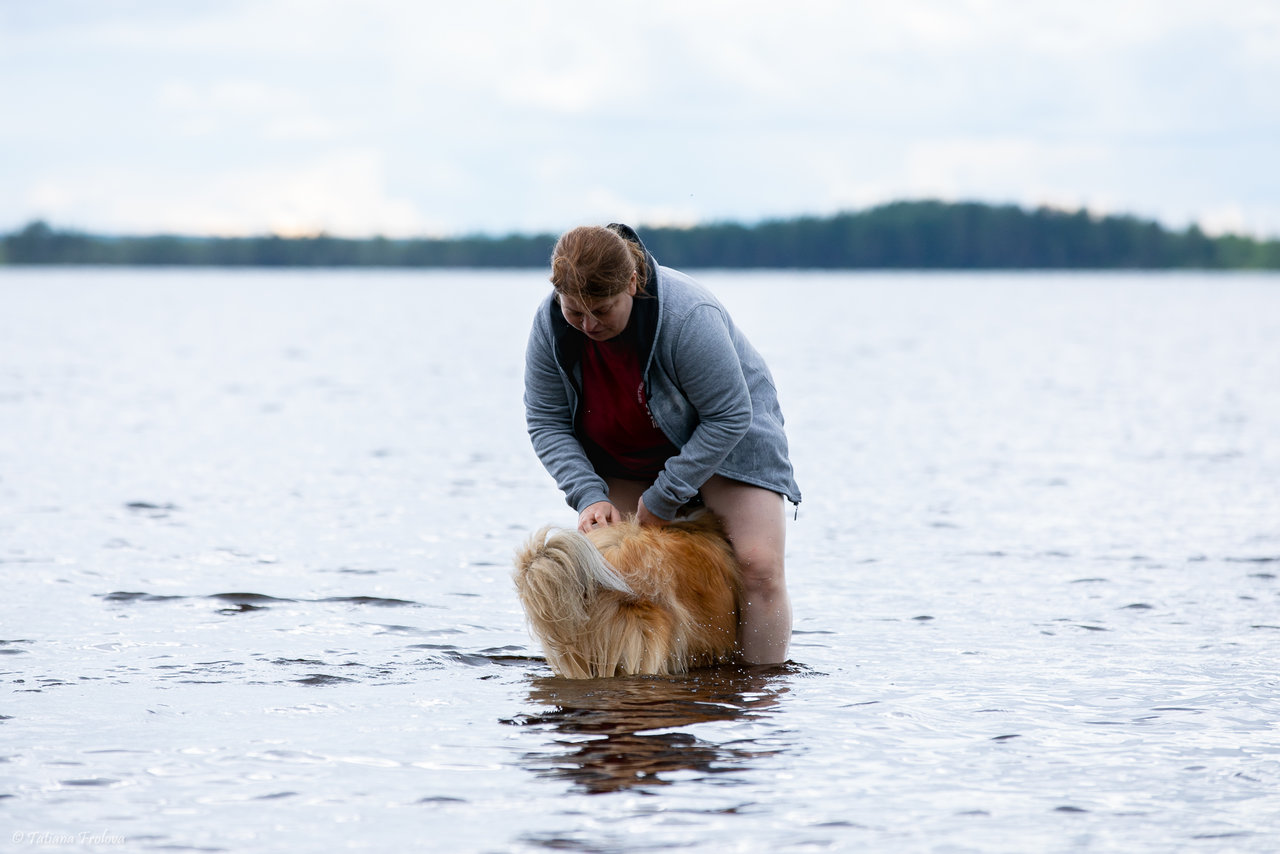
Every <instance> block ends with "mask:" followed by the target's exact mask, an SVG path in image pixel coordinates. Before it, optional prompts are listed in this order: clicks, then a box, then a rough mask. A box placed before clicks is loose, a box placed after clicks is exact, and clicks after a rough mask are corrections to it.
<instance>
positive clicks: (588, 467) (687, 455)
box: [524, 225, 800, 519]
mask: <svg viewBox="0 0 1280 854" xmlns="http://www.w3.org/2000/svg"><path fill="white" fill-rule="evenodd" d="M611 227H612V228H614V229H615V230H617V231H618V232H619V233H620V234H622V236H623V237H625V238H627V239H629V240H632V241H633V242H635V243H637V244H639V245H640V246H641V248H643V244H642V243H640V238H639V237H638V236H637V235H636V233H635V232H634V231H632V230H631V229H630V228H629V227H627V226H616V225H615V226H611ZM646 256H647V258H648V261H649V265H648V266H649V277H648V282H647V283H646V285H645V290H646V291H647V292H648V294H649V296H648V297H643V296H638V297H637V298H636V300H635V302H634V303H633V306H632V323H635V324H637V325H638V326H637V330H636V332H637V335H638V340H639V342H640V348H641V349H640V353H641V364H642V365H643V366H644V367H643V373H644V387H645V393H646V396H647V398H648V403H649V410H650V412H651V413H652V415H653V419H654V421H655V423H656V424H657V425H658V428H659V429H660V430H662V432H663V433H664V434H666V436H667V438H668V439H670V440H671V443H672V444H673V445H675V447H676V448H678V449H679V452H678V453H677V454H676V455H675V456H673V457H671V458H670V459H668V460H667V463H666V466H665V467H664V468H663V470H662V472H661V473H660V474H659V475H658V479H657V480H656V481H655V482H654V483H653V485H652V486H650V487H649V489H648V490H646V491H645V493H644V495H643V500H644V505H645V507H646V508H648V510H649V511H650V512H651V513H653V514H654V515H655V516H657V517H659V518H661V519H670V518H672V517H673V516H675V514H676V511H678V510H679V509H680V507H682V506H683V505H684V504H686V503H688V502H689V501H690V500H691V499H692V498H693V497H694V496H695V495H696V494H697V492H698V490H699V489H700V488H701V487H702V484H704V483H706V482H707V480H708V479H710V477H711V476H712V475H713V474H719V475H722V476H724V477H727V478H730V479H732V480H738V481H743V482H745V483H749V484H753V485H755V486H760V487H763V488H765V489H769V490H772V491H774V492H777V493H779V494H781V495H783V496H785V497H786V498H787V499H789V500H790V501H791V502H792V503H793V504H799V503H800V490H799V488H798V487H797V486H796V483H795V479H794V476H793V473H792V468H791V462H790V460H789V458H788V453H787V437H786V433H785V432H784V431H783V418H782V411H781V409H780V408H779V406H778V398H777V393H776V391H775V389H774V385H773V377H772V376H771V375H770V373H769V368H768V366H767V365H766V364H765V362H764V359H763V358H762V357H761V356H760V354H759V352H757V351H756V349H755V348H754V347H752V346H751V343H750V342H749V341H748V340H747V339H746V336H744V335H743V334H742V332H740V331H739V330H738V328H737V327H736V326H734V323H733V320H732V319H731V318H730V317H729V314H728V312H726V311H725V309H724V307H723V306H722V305H721V304H720V303H719V301H718V300H716V298H715V297H714V296H712V295H711V292H710V291H708V290H707V289H706V288H704V287H703V286H702V285H700V284H698V283H697V282H695V281H694V280H693V279H691V278H690V277H688V276H686V275H684V274H683V273H680V272H678V271H676V270H672V269H669V268H667V267H659V266H658V264H657V263H656V262H655V261H654V259H653V256H652V255H649V254H648V252H647V250H646ZM583 337H584V336H583V335H582V334H581V333H580V332H579V331H578V330H576V329H574V328H573V327H572V326H570V325H569V323H568V321H566V320H565V319H564V316H563V315H562V314H561V312H560V305H559V303H558V301H557V300H556V298H555V294H554V292H553V293H552V294H551V295H549V296H548V297H547V298H546V299H545V300H544V301H543V302H542V304H541V306H540V307H539V308H538V313H537V315H536V316H535V317H534V322H533V329H532V331H531V333H530V335H529V344H528V348H527V350H526V354H525V377H524V382H525V394H524V403H525V415H526V421H527V423H528V427H529V436H530V438H531V439H532V441H533V448H534V451H535V453H537V455H538V458H539V459H540V460H541V461H542V464H543V465H544V466H545V467H546V469H547V471H548V472H550V474H551V476H552V477H553V478H555V481H556V484H557V485H558V486H559V487H560V489H561V490H562V491H563V492H564V494H565V498H566V500H567V501H568V503H569V506H570V507H572V508H573V509H574V510H576V511H578V512H581V511H582V510H583V509H585V508H586V507H587V506H589V505H591V504H594V503H595V502H597V501H606V500H608V497H609V496H608V490H607V487H606V485H605V481H604V478H603V477H601V476H600V475H599V474H598V473H597V472H596V470H595V468H594V467H593V466H592V464H591V462H590V460H589V459H588V457H587V453H586V451H585V450H584V448H583V446H582V442H581V441H580V439H579V437H578V435H577V433H576V430H575V427H576V425H577V423H578V418H577V416H578V406H579V404H580V402H581V390H582V367H581V361H580V355H581V348H582V340H583Z"/></svg>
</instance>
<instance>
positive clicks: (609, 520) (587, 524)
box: [578, 501, 622, 534]
mask: <svg viewBox="0 0 1280 854" xmlns="http://www.w3.org/2000/svg"><path fill="white" fill-rule="evenodd" d="M621 521H622V514H621V513H619V512H618V508H617V507H614V506H613V505H612V504H610V503H609V502H608V501H597V502H596V503H595V504H592V505H589V506H588V507H587V508H586V509H585V510H583V511H582V512H581V513H579V514H578V530H579V531H580V532H582V533H584V534H585V533H586V532H587V531H590V530H591V529H592V528H605V527H608V526H609V525H612V524H614V523H615V522H621Z"/></svg>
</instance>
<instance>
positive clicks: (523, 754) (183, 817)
mask: <svg viewBox="0 0 1280 854" xmlns="http://www.w3.org/2000/svg"><path fill="white" fill-rule="evenodd" d="M701 278H702V279H703V281H705V282H706V283H707V284H708V285H710V286H712V287H713V288H714V289H715V290H716V292H717V293H718V294H719V295H720V296H721V297H722V299H723V301H724V302H725V303H726V304H727V305H728V306H729V307H730V309H731V311H732V312H733V314H734V316H735V318H736V319H737V321H738V323H739V325H740V326H742V327H743V328H744V329H745V330H746V331H747V332H748V334H749V336H750V337H751V338H752V340H753V341H754V342H755V344H756V345H757V347H758V348H759V349H760V350H761V351H763V352H764V354H765V355H766V357H767V359H768V360H769V362H770V364H771V366H772V368H773V371H774V374H775V378H776V379H777V382H778V385H779V388H780V395H781V400H782V404H783V408H784V411H785V413H786V415H787V418H788V427H789V431H790V437H791V442H792V445H793V450H794V454H793V456H794V461H795V464H796V469H797V477H798V480H799V482H800V485H801V488H802V489H803V490H804V493H805V500H804V502H803V504H802V505H801V506H800V508H799V513H798V518H796V519H794V520H792V521H790V522H789V523H788V524H789V528H788V576H789V583H790V588H791V591H792V596H793V600H794V608H795V637H794V643H793V647H792V656H791V657H792V662H791V663H789V664H788V665H786V666H782V667H779V668H772V669H768V668H766V669H761V670H734V669H722V670H714V671H705V672H701V673H697V674H695V675H692V676H689V677H685V678H677V679H620V680H601V681H594V682H570V681H566V680H560V679H557V678H554V677H553V676H552V674H551V672H550V671H549V669H548V668H547V667H546V665H545V663H544V662H543V660H542V659H541V653H540V650H539V649H538V648H537V646H536V645H535V644H534V643H533V642H531V641H530V639H529V637H528V635H527V634H526V632H525V629H524V623H523V616H522V613H521V611H520V608H519V605H518V602H517V600H516V597H515V593H514V590H513V588H512V585H511V580H510V561H511V556H512V553H513V551H514V550H515V548H516V547H517V546H518V545H519V544H520V543H521V542H522V541H523V540H524V538H525V537H527V536H528V535H529V534H530V533H531V531H533V530H535V529H536V528H538V527H539V526H541V525H543V524H546V523H559V524H565V525H570V524H572V523H573V521H574V515H573V514H572V513H571V512H570V511H569V510H568V508H567V507H565V505H564V504H563V502H562V500H561V498H560V495H559V493H558V492H557V491H556V490H555V487H554V485H553V483H552V482H551V481H550V479H549V478H548V476H547V475H546V474H545V473H544V472H543V471H542V469H541V468H540V466H539V465H538V463H537V461H536V459H535V458H534V457H533V453H532V451H531V449H530V447H529V444H528V441H527V438H526V436H525V433H524V425H523V412H522V408H521V403H520V396H521V373H522V369H523V363H522V360H523V350H524V342H525V337H526V334H527V329H528V325H529V320H530V317H531V314H532V312H533V310H534V307H535V305H536V304H537V302H538V301H539V299H540V298H541V297H542V295H543V293H544V288H545V287H546V284H545V275H544V274H543V273H541V272H540V271H529V272H525V273H519V272H502V273H480V272H449V271H437V272H279V273H265V272H227V271H137V270H77V269H64V270H56V269H55V270H19V269H0V573H2V578H3V585H4V593H3V596H2V597H0V680H2V682H3V686H4V693H3V700H2V703H3V705H0V816H2V819H0V822H2V823H0V846H3V850H6V851H7V850H14V851H22V850H34V849H37V848H39V849H41V850H47V849H73V850H85V849H95V850H97V849H115V850H139V851H146V850H167V851H173V850H177V851H182V850H193V851H245V852H248V851H253V852H293V851H336V850H367V851H379V852H380V851H407V850H428V851H485V852H488V851H540V850H568V851H593V852H594V851H612V852H639V851H657V850H664V849H667V848H674V849H679V850H685V851H827V850H867V851H907V852H913V851H940V852H963V851H981V852H991V851H996V852H1006V851H1007V852H1028V851H1036V852H1045V851H1091V852H1092V851H1118V852H1168V851H1193V852H1198V851H1206V852H1208V851H1214V852H1216V851H1248V852H1272V851H1275V850H1277V849H1280V726H1278V721H1280V579H1278V578H1277V575H1280V277H1277V276H1262V275H1259V276H1253V275H1139V274H1132V275H1112V274H1105V275H1104V274H1096V275H1030V274H1027V275H1023V274H1018V275H1012V274H1011V275H942V274H940V275H917V274H898V275H871V274H861V275H843V274H799V273H789V274H788V273H751V274H730V273H707V274H705V275H703V276H701Z"/></svg>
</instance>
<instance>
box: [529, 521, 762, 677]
mask: <svg viewBox="0 0 1280 854" xmlns="http://www.w3.org/2000/svg"><path fill="white" fill-rule="evenodd" d="M513 577H514V580H515V584H516V591H517V593H518V594H519V597H520V602H521V604H522V605H523V606H524V610H525V615H526V616H527V617H528V621H529V628H530V631H531V632H532V634H533V635H534V636H535V637H536V638H537V639H538V640H539V641H540V642H541V644H542V647H543V650H544V651H545V652H546V656H547V663H548V664H549V665H550V666H551V669H552V670H554V671H555V672H556V674H557V675H559V676H564V677H567V678H569V679H594V678H597V677H603V676H640V675H651V676H659V675H664V676H669V675H675V674H680V673H685V672H687V671H688V670H689V669H690V668H694V667H705V666H710V665H713V664H719V663H723V662H727V661H730V660H732V659H733V658H735V657H736V655H737V653H738V644H737V637H738V612H739V608H740V606H741V597H742V570H741V567H740V566H739V565H738V561H737V558H736V557H734V553H733V546H732V545H730V543H729V540H728V539H727V538H726V536H725V532H724V526H723V523H722V522H721V521H720V519H719V517H717V516H716V515H715V514H713V513H711V512H710V511H706V510H704V511H702V512H701V513H700V514H699V515H697V516H693V517H690V518H688V519H682V520H679V521H676V522H672V523H671V524H668V525H664V526H656V525H644V526H641V525H640V524H639V523H638V522H636V521H635V518H634V517H630V518H628V519H627V520H625V521H623V522H618V523H615V524H613V525H609V526H607V527H604V528H595V529H593V530H592V531H591V532H590V533H587V534H582V533H579V532H578V531H574V530H565V529H557V528H553V527H551V526H547V527H545V528H543V529H542V530H540V531H538V532H537V533H536V534H534V535H533V536H532V537H531V538H530V539H529V541H528V542H527V543H526V544H525V545H524V546H523V547H522V548H521V549H519V550H518V551H517V553H516V558H515V571H514V573H513Z"/></svg>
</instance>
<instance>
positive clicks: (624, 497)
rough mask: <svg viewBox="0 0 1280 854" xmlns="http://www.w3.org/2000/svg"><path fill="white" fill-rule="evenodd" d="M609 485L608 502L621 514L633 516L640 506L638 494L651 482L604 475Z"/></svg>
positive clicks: (641, 493)
mask: <svg viewBox="0 0 1280 854" xmlns="http://www.w3.org/2000/svg"><path fill="white" fill-rule="evenodd" d="M604 480H605V483H607V484H608V485H609V503H610V504H612V505H613V506H614V507H617V508H618V512H619V513H621V514H622V515H623V516H634V515H635V514H636V508H637V507H639V506H640V496H641V495H643V494H644V491H645V490H646V489H648V488H649V487H650V486H652V485H653V484H650V483H645V482H644V481H643V480H626V479H624V478H621V477H606V478H605V479H604Z"/></svg>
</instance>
